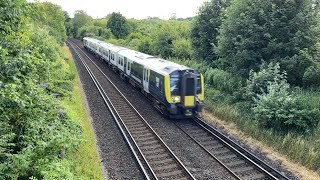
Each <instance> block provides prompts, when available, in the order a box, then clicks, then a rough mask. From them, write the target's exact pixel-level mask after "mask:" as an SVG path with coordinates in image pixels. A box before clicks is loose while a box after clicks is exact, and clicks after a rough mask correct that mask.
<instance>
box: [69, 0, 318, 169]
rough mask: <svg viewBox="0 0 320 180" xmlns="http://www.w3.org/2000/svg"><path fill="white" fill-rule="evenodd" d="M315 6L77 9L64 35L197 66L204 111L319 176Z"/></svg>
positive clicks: (260, 1) (220, 1)
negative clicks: (144, 13) (170, 12)
mask: <svg viewBox="0 0 320 180" xmlns="http://www.w3.org/2000/svg"><path fill="white" fill-rule="evenodd" d="M319 4H320V2H319V1H318V0H304V1H276V0H271V1H264V0H257V1H251V0H235V1H231V0H210V1H208V2H205V3H204V4H203V5H202V7H200V8H199V10H198V15H197V16H195V17H192V18H185V19H182V18H178V19H177V18H176V17H175V16H173V17H171V18H170V19H169V20H161V19H159V18H157V17H149V18H148V19H143V20H135V19H125V18H123V17H122V16H121V14H119V13H112V14H109V15H107V16H106V17H105V18H101V19H93V18H92V17H90V16H89V15H87V14H86V13H85V12H83V11H77V12H76V13H75V15H74V18H72V19H70V21H69V22H68V26H69V31H68V35H71V36H73V37H75V38H78V39H82V38H83V37H85V36H90V37H95V38H98V39H101V40H105V41H108V42H110V43H113V44H117V45H120V46H124V47H128V48H131V49H135V50H138V51H141V52H144V53H148V54H152V55H155V56H160V57H163V58H166V59H170V60H171V61H174V62H177V63H180V64H184V65H186V66H190V67H192V68H195V69H197V70H199V71H200V72H202V73H203V74H204V76H205V82H206V92H205V96H206V99H205V102H206V109H207V110H209V111H210V112H212V113H213V114H214V115H216V116H218V117H220V118H221V119H223V120H225V121H229V122H234V123H235V124H237V126H238V128H239V129H241V130H242V131H243V132H245V133H246V134H247V135H251V136H252V137H254V138H256V139H257V140H259V141H262V142H264V143H265V144H267V145H269V146H271V147H273V148H274V149H276V150H278V151H279V152H281V153H282V154H283V155H285V156H287V157H288V158H289V159H291V160H293V161H295V162H298V163H300V164H302V165H304V166H306V167H308V168H309V169H312V170H315V171H317V172H318V173H319V172H320V141H319V139H320V136H319V135H320V124H319V123H320V91H319V85H320V73H319V72H320V24H319V22H320V18H319V15H320V12H319ZM116 19H120V20H119V21H118V22H117V23H116V22H114V21H116ZM79 22H81V26H79ZM119 27H121V28H123V29H121V32H124V33H121V35H120V34H118V33H120V32H119V31H117V30H116V31H115V28H119Z"/></svg>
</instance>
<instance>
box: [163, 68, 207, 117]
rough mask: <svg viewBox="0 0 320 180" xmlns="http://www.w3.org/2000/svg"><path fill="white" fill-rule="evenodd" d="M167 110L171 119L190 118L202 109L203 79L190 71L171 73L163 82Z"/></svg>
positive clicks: (198, 74)
mask: <svg viewBox="0 0 320 180" xmlns="http://www.w3.org/2000/svg"><path fill="white" fill-rule="evenodd" d="M165 87H166V88H165V96H166V100H167V109H168V111H169V116H170V117H171V118H178V119H179V118H185V117H192V116H194V115H196V114H197V113H199V112H201V111H202V109H203V100H204V79H203V76H202V75H201V74H200V73H198V72H196V71H194V70H192V69H185V70H176V71H173V72H171V73H170V74H169V75H168V76H167V77H166V81H165Z"/></svg>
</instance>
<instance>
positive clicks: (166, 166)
mask: <svg viewBox="0 0 320 180" xmlns="http://www.w3.org/2000/svg"><path fill="white" fill-rule="evenodd" d="M68 43H69V45H70V46H71V47H72V48H73V50H74V52H75V53H76V54H77V56H78V58H79V59H80V61H81V62H82V64H83V65H84V66H85V68H86V70H87V72H88V73H89V75H90V77H91V79H92V80H93V82H94V83H95V85H96V87H97V89H98V91H99V92H100V95H101V96H102V98H103V99H104V102H105V103H106V105H107V106H108V109H109V110H110V112H111V113H112V115H113V117H114V120H115V121H116V123H117V125H118V127H119V129H120V130H121V132H122V134H123V136H124V139H125V140H126V142H127V144H128V146H129V147H130V149H131V150H132V152H133V154H134V156H135V159H136V160H137V163H138V164H139V166H140V168H141V170H142V172H143V174H144V175H145V177H146V179H195V178H194V177H193V175H192V174H191V173H190V172H189V171H188V170H187V168H186V167H185V166H184V165H183V164H182V162H181V161H180V160H179V159H178V158H177V157H176V156H175V154H174V153H173V152H172V151H171V150H170V149H169V147H168V146H167V145H166V144H165V143H164V141H163V140H162V139H161V138H160V137H159V136H158V135H157V133H156V132H155V131H154V130H153V129H152V127H151V126H150V125H149V124H148V123H147V121H146V120H145V119H144V118H143V117H142V116H141V115H140V114H139V112H138V111H137V110H136V109H135V108H134V107H133V106H132V104H131V103H130V102H129V101H128V100H127V99H126V98H125V97H124V95H123V94H122V93H121V92H120V91H119V90H118V89H117V87H116V86H115V85H114V84H113V83H112V82H111V81H110V79H109V78H108V77H107V76H106V75H105V74H104V73H103V72H102V71H101V70H100V69H99V67H98V66H97V65H96V64H95V63H94V62H93V61H92V60H91V59H90V57H89V56H87V55H86V54H85V53H84V52H83V51H82V50H81V49H80V48H79V47H78V46H77V45H76V44H75V43H73V42H72V41H70V40H69V41H68ZM86 61H87V62H88V61H89V62H90V65H89V64H88V63H87V62H86ZM92 68H96V70H95V71H99V72H100V73H101V75H102V76H103V77H104V78H105V79H106V80H107V81H104V84H103V87H102V85H101V84H100V82H99V80H98V78H97V77H96V76H95V75H94V73H93V72H92V70H91V69H92ZM106 83H107V84H106ZM106 92H107V93H108V95H107V93H106ZM110 95H111V96H110Z"/></svg>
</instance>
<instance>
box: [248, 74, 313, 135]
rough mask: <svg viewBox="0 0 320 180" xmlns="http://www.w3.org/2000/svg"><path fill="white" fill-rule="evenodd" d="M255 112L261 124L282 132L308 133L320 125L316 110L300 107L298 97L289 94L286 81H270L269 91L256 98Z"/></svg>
mask: <svg viewBox="0 0 320 180" xmlns="http://www.w3.org/2000/svg"><path fill="white" fill-rule="evenodd" d="M254 103H255V104H254V107H253V112H254V114H255V118H256V120H257V121H259V123H260V124H261V125H262V126H264V127H267V128H273V129H276V130H279V131H282V132H287V131H288V130H290V129H295V130H299V131H307V130H310V128H313V127H315V126H316V125H317V123H319V121H318V120H317V118H316V116H317V114H316V109H309V108H305V107H303V106H301V105H300V102H299V101H298V99H297V97H295V96H293V95H292V94H291V93H290V92H289V84H288V83H287V82H286V80H285V79H276V78H275V80H274V81H268V85H267V90H266V91H264V92H263V93H262V94H257V98H254Z"/></svg>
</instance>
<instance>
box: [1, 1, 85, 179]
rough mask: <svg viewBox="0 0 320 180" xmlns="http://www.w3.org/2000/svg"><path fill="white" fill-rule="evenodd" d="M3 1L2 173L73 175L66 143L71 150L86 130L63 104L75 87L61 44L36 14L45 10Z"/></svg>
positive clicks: (34, 176)
mask: <svg viewBox="0 0 320 180" xmlns="http://www.w3.org/2000/svg"><path fill="white" fill-rule="evenodd" d="M0 6H1V8H0V12H1V13H0V22H5V23H0V69H1V71H0V119H1V121H0V177H1V179H43V178H45V177H50V176H51V177H52V175H53V174H52V170H53V169H55V170H56V169H60V171H58V170H57V171H56V174H55V175H54V177H55V178H56V179H65V177H70V178H71V179H72V174H71V172H70V169H71V168H70V167H71V165H70V164H68V163H64V162H63V161H64V160H62V158H61V157H60V156H59V155H60V153H61V147H62V146H64V147H65V150H66V153H68V152H69V150H72V149H74V148H75V147H76V145H77V144H78V143H79V133H80V129H79V127H78V126H77V124H76V123H75V121H73V120H71V119H70V118H69V117H68V115H67V114H66V112H64V111H63V109H62V108H61V106H60V105H59V102H60V101H59V100H58V96H64V95H66V94H64V93H65V91H66V88H65V86H69V87H70V86H71V87H72V85H70V83H68V82H70V79H72V77H71V76H70V75H69V74H68V73H67V71H66V70H64V69H63V68H62V62H61V60H63V59H62V58H63V57H62V54H61V53H60V51H59V50H60V48H61V47H60V46H59V44H58V42H57V40H56V38H55V37H53V36H52V32H51V31H48V29H50V27H46V26H45V25H44V24H43V23H42V21H34V20H33V19H31V18H34V15H35V14H41V13H43V12H39V11H40V10H41V9H38V8H34V7H35V6H34V4H32V5H31V4H29V3H27V2H26V1H25V0H13V1H12V0H5V1H1V2H0ZM30 15H31V16H30ZM53 15H54V14H53ZM30 17H31V18H30ZM57 172H59V173H57ZM70 174H71V175H70Z"/></svg>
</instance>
